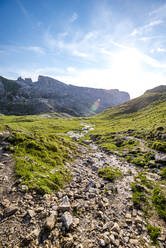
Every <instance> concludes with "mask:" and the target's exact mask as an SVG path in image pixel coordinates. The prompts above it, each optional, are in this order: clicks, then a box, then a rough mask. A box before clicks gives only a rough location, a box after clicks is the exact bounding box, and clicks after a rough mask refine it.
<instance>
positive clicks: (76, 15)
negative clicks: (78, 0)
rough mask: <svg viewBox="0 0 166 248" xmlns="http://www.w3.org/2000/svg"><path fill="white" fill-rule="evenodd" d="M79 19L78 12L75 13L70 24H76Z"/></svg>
mask: <svg viewBox="0 0 166 248" xmlns="http://www.w3.org/2000/svg"><path fill="white" fill-rule="evenodd" d="M77 19H78V14H77V13H76V12H74V13H73V15H72V17H71V19H70V23H73V22H75V21H76V20H77Z"/></svg>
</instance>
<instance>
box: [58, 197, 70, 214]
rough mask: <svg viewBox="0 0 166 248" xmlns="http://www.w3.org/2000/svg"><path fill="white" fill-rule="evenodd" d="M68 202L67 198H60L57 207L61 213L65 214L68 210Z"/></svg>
mask: <svg viewBox="0 0 166 248" xmlns="http://www.w3.org/2000/svg"><path fill="white" fill-rule="evenodd" d="M70 207H71V206H70V202H69V198H68V196H64V197H63V198H62V202H61V204H60V205H59V208H58V209H59V210H61V211H62V212H65V211H69V210H70Z"/></svg>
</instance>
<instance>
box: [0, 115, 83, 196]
mask: <svg viewBox="0 0 166 248" xmlns="http://www.w3.org/2000/svg"><path fill="white" fill-rule="evenodd" d="M54 116H55V117H51V118H46V117H42V116H40V115H34V116H0V130H1V131H3V130H6V129H8V130H10V137H9V140H8V141H9V142H10V144H11V145H10V146H11V150H12V151H13V157H14V159H15V160H16V165H15V174H16V176H17V177H20V178H21V179H22V184H26V185H27V186H28V187H29V188H30V189H35V190H37V191H38V192H40V193H42V194H44V193H50V192H56V191H57V190H58V189H59V188H61V187H63V185H64V184H65V183H67V182H68V181H69V180H70V172H69V171H68V170H67V169H66V168H65V166H64V164H65V162H66V161H71V160H72V158H74V156H75V155H76V154H77V145H76V143H74V142H73V141H72V139H71V138H69V137H68V134H67V132H69V131H71V130H72V131H73V130H74V131H76V132H77V131H79V130H80V129H81V128H82V127H81V126H80V120H78V119H72V118H58V116H57V115H56V113H55V114H54Z"/></svg>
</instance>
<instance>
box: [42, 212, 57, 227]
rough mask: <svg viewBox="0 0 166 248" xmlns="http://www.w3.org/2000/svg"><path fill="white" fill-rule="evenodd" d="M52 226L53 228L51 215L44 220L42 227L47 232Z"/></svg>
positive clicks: (53, 217) (53, 221)
mask: <svg viewBox="0 0 166 248" xmlns="http://www.w3.org/2000/svg"><path fill="white" fill-rule="evenodd" d="M54 226H55V214H54V213H51V215H50V216H49V217H47V218H46V221H45V224H44V227H45V228H46V229H48V230H52V229H53V228H54Z"/></svg>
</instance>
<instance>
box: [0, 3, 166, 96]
mask: <svg viewBox="0 0 166 248" xmlns="http://www.w3.org/2000/svg"><path fill="white" fill-rule="evenodd" d="M0 16H1V21H0V30H1V31H0V75H2V76H4V77H7V78H10V79H16V78H17V77H19V76H22V77H23V78H25V77H31V78H32V79H33V80H34V81H36V80H37V78H38V75H45V76H50V77H53V78H55V79H58V80H60V81H62V82H65V83H67V84H73V85H77V86H88V87H94V88H104V89H119V90H122V91H127V92H129V94H130V95H131V98H134V97H137V96H139V95H141V94H143V93H144V92H145V91H146V90H147V89H150V88H153V87H155V86H158V85H161V84H166V0H0Z"/></svg>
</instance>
